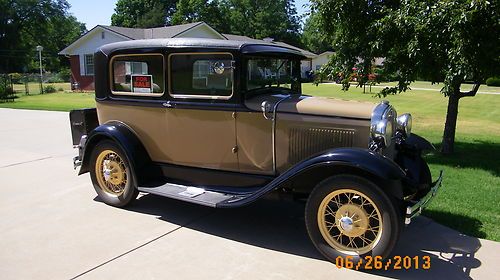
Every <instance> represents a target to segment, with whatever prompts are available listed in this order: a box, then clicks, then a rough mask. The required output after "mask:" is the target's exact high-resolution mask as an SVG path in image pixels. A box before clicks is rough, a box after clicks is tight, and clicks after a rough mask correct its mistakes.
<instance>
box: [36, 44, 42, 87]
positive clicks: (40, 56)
mask: <svg viewBox="0 0 500 280" xmlns="http://www.w3.org/2000/svg"><path fill="white" fill-rule="evenodd" d="M36 50H37V51H38V59H39V60H40V94H43V73H42V51H43V47H42V46H36Z"/></svg>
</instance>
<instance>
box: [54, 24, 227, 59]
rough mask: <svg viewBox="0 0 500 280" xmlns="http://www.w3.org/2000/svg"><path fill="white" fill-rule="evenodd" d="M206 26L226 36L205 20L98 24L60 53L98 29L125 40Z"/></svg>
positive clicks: (162, 35) (178, 33)
mask: <svg viewBox="0 0 500 280" xmlns="http://www.w3.org/2000/svg"><path fill="white" fill-rule="evenodd" d="M200 26H206V27H207V28H209V29H211V30H212V31H214V32H215V33H216V34H218V35H219V36H220V37H221V39H224V38H225V37H224V36H223V35H222V34H220V33H219V32H217V31H216V30H214V29H213V28H212V27H211V26H210V25H208V24H206V23H205V22H203V21H200V22H193V23H186V24H179V25H172V26H164V27H156V28H128V27H119V26H108V25H97V26H95V27H94V28H92V29H91V30H89V31H88V32H87V33H85V34H83V35H82V36H81V37H80V38H78V39H77V40H76V41H74V42H73V43H72V44H71V45H69V46H67V47H66V48H65V49H63V50H62V51H60V52H59V54H60V55H66V54H70V51H71V50H72V49H73V48H74V47H76V46H78V45H80V44H81V43H83V42H84V41H85V40H86V38H87V37H88V35H90V34H93V33H95V32H96V31H97V30H101V29H104V30H107V31H110V32H112V33H114V34H116V35H118V36H121V37H123V38H124V39H125V40H141V39H158V38H174V37H176V36H178V35H181V34H182V33H184V32H187V31H189V30H191V29H193V28H196V27H200Z"/></svg>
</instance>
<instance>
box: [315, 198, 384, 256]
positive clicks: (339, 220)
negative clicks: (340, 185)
mask: <svg viewBox="0 0 500 280" xmlns="http://www.w3.org/2000/svg"><path fill="white" fill-rule="evenodd" d="M320 217H321V218H320ZM332 218H333V219H334V220H333V221H332ZM318 225H319V228H320V231H321V234H322V235H323V237H324V238H325V240H326V241H327V242H328V244H329V245H331V246H332V247H333V248H335V249H337V250H339V251H348V252H356V253H366V252H369V251H370V250H371V249H373V248H374V247H375V246H376V244H377V243H378V240H380V235H381V232H382V231H381V228H382V219H381V216H380V212H379V210H378V208H377V205H375V204H374V203H373V202H372V200H371V199H370V198H369V197H367V196H366V195H365V194H363V193H361V192H359V191H356V190H353V189H338V190H334V191H332V193H330V194H329V195H327V196H325V198H324V199H323V201H322V202H321V204H320V207H319V208H318ZM333 229H335V231H332V230H333ZM330 232H331V233H330ZM368 233H369V234H368ZM367 234H368V235H367Z"/></svg>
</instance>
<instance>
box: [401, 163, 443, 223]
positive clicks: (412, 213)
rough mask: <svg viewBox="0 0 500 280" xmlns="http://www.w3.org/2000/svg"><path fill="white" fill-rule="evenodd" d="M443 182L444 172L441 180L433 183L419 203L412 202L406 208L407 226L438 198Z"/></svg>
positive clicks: (441, 173)
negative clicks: (435, 197)
mask: <svg viewBox="0 0 500 280" xmlns="http://www.w3.org/2000/svg"><path fill="white" fill-rule="evenodd" d="M442 181H443V171H442V170H441V172H440V173H439V178H438V179H437V180H436V181H435V182H434V183H432V185H431V189H430V190H429V192H428V193H427V194H426V195H425V196H424V197H422V198H421V199H420V200H419V201H411V202H410V203H409V204H410V205H408V206H407V207H406V217H405V224H406V225H408V224H410V222H411V219H413V218H415V217H417V216H418V215H420V213H422V210H424V209H425V208H426V207H427V205H429V203H430V202H431V200H432V199H433V198H434V196H436V193H437V191H438V189H439V188H440V187H441V184H442Z"/></svg>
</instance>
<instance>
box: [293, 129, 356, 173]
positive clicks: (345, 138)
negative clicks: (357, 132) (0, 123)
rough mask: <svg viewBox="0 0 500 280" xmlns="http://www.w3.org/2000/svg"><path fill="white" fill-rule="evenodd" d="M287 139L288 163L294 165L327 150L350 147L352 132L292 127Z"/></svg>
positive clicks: (352, 137)
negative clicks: (288, 144)
mask: <svg viewBox="0 0 500 280" xmlns="http://www.w3.org/2000/svg"><path fill="white" fill-rule="evenodd" d="M289 139H290V146H289V148H288V162H289V163H291V164H295V163H297V162H299V161H301V160H304V159H306V158H308V157H310V156H312V155H314V154H316V153H319V152H321V151H324V150H327V149H331V148H338V147H352V144H353V139H354V130H347V129H335V128H310V127H309V128H305V127H294V128H291V129H290V130H289Z"/></svg>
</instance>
